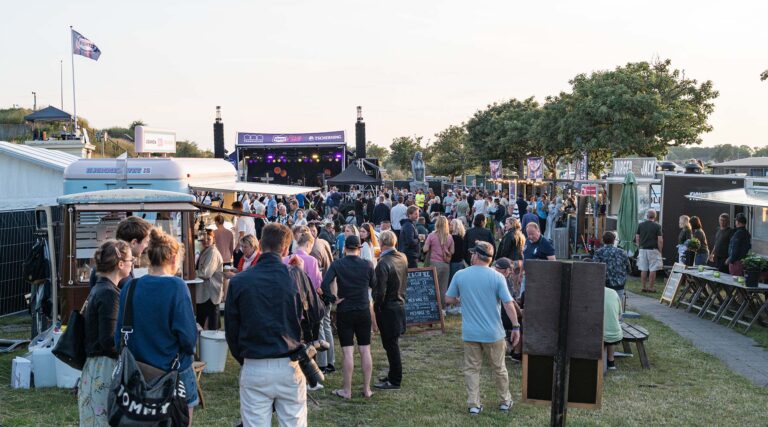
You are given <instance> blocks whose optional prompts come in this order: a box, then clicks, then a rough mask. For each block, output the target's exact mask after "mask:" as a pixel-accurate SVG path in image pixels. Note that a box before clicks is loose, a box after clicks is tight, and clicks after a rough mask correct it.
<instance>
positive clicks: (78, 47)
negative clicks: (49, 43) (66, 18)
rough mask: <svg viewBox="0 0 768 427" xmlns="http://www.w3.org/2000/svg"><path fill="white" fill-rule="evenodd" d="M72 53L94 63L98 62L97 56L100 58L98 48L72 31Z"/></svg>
mask: <svg viewBox="0 0 768 427" xmlns="http://www.w3.org/2000/svg"><path fill="white" fill-rule="evenodd" d="M72 53H74V54H75V55H81V56H84V57H86V58H91V59H93V60H94V61H98V60H99V56H101V51H100V50H99V48H98V47H97V46H96V45H95V44H93V42H92V41H90V40H88V39H87V38H85V37H83V35H82V34H80V33H78V32H77V31H75V30H72Z"/></svg>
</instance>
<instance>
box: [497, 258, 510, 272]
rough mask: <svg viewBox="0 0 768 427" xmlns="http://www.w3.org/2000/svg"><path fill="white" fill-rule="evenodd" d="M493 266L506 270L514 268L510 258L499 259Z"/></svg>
mask: <svg viewBox="0 0 768 427" xmlns="http://www.w3.org/2000/svg"><path fill="white" fill-rule="evenodd" d="M493 266H494V267H496V268H498V269H502V270H505V269H507V268H512V261H510V259H509V258H499V259H497V260H496V263H495V264H494V265H493Z"/></svg>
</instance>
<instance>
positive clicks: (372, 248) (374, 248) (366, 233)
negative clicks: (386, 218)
mask: <svg viewBox="0 0 768 427" xmlns="http://www.w3.org/2000/svg"><path fill="white" fill-rule="evenodd" d="M360 242H362V244H363V246H362V248H360V258H362V259H365V260H368V261H370V262H371V263H372V264H373V268H376V259H377V258H378V257H379V253H380V252H381V248H379V242H378V239H376V231H375V230H374V229H373V225H371V223H369V222H366V223H365V224H363V225H361V226H360Z"/></svg>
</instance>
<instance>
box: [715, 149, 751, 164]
mask: <svg viewBox="0 0 768 427" xmlns="http://www.w3.org/2000/svg"><path fill="white" fill-rule="evenodd" d="M713 148H714V153H712V160H714V161H715V162H718V163H720V162H727V161H729V160H736V159H743V158H745V157H750V156H752V148H751V147H749V146H748V145H742V146H740V147H739V146H736V145H731V144H720V145H715V146H714V147H713Z"/></svg>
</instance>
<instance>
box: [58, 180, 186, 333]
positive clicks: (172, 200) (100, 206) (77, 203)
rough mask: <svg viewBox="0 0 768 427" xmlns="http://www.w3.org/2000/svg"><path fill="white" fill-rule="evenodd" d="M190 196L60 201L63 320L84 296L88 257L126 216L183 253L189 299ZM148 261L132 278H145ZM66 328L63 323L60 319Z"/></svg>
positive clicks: (84, 196)
mask: <svg viewBox="0 0 768 427" xmlns="http://www.w3.org/2000/svg"><path fill="white" fill-rule="evenodd" d="M194 202H195V197H194V196H192V195H191V194H185V193H179V192H171V191H162V190H144V189H120V190H101V191H90V192H85V193H77V194H70V195H65V196H61V197H59V198H58V203H59V204H60V205H61V206H62V207H63V208H64V209H63V210H64V213H63V224H62V227H60V229H61V234H62V235H61V247H60V251H61V254H62V256H61V258H60V259H61V269H60V272H61V274H60V286H59V290H60V292H61V295H60V302H61V311H60V313H61V314H62V315H67V314H68V313H69V312H70V311H71V310H72V309H75V308H78V307H81V306H82V305H83V302H85V299H86V298H87V297H88V292H89V291H90V287H89V285H88V280H89V278H90V275H91V269H92V268H93V262H92V259H93V255H94V253H95V252H96V249H98V247H99V246H100V245H101V244H102V243H103V242H104V241H106V240H107V239H114V238H115V231H116V229H117V225H118V224H119V223H120V221H122V220H123V219H125V218H127V217H129V216H138V217H141V218H143V219H146V220H147V221H149V222H150V223H152V224H153V225H155V226H157V227H160V228H161V229H162V230H163V231H165V232H166V233H168V234H169V235H171V236H173V237H174V238H175V239H177V240H178V241H179V243H181V245H182V248H183V258H184V260H183V264H182V268H181V270H180V272H179V275H180V277H181V278H182V279H184V281H185V282H186V283H187V284H188V285H189V287H190V293H191V294H192V299H193V300H194V294H195V286H194V285H195V284H196V283H199V282H200V280H198V279H196V278H195V256H194V249H195V248H194V224H195V214H196V213H197V212H198V208H197V207H195V206H194V205H193V203H194ZM148 266H149V261H148V260H147V258H146V255H143V256H142V257H141V258H140V259H139V261H138V262H137V263H136V265H135V269H134V275H135V276H137V277H138V276H141V275H143V274H145V273H146V269H147V268H148ZM62 320H63V321H64V323H66V321H67V319H62Z"/></svg>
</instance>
